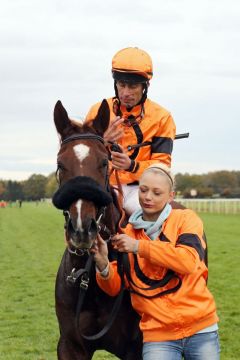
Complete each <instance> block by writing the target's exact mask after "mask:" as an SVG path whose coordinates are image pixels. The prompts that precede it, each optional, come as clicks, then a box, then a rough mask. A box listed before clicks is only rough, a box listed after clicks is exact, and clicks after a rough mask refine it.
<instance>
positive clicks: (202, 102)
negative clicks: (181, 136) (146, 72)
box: [0, 0, 240, 180]
mask: <svg viewBox="0 0 240 360" xmlns="http://www.w3.org/2000/svg"><path fill="white" fill-rule="evenodd" d="M0 6H1V7H0V9H1V11H0V49H1V56H0V94H1V96H0V122H1V127H0V179H1V178H2V179H14V180H23V179H27V178H28V177H29V176H30V175H31V174H33V173H38V174H44V175H48V174H49V173H51V172H52V171H54V170H55V168H56V154H57V151H58V139H57V134H56V131H55V128H54V124H53V116H52V113H53V108H54V105H55V103H56V101H57V100H58V99H60V100H61V101H62V103H63V104H64V106H65V107H66V109H67V111H68V113H69V115H70V116H73V117H74V116H75V117H80V118H81V117H84V115H85V114H86V112H87V111H88V109H89V107H90V106H91V105H92V104H93V103H95V102H97V101H99V100H101V99H103V98H104V97H109V96H112V95H113V80H112V78H111V71H110V70H111V59H112V56H113V55H114V54H115V53H116V52H117V51H118V50H119V49H121V48H123V47H127V46H138V47H140V48H143V49H144V50H146V51H147V52H148V53H149V54H150V55H151V56H152V59H153V64H154V77H153V79H152V82H151V86H150V89H149V98H151V99H152V100H154V101H156V102H158V103H159V104H161V105H163V106H164V107H165V108H167V109H168V110H170V111H171V113H172V115H173V117H174V119H175V122H176V125H177V133H183V132H190V138H189V139H185V140H177V141H176V142H175V147H174V153H173V169H174V171H175V172H189V173H200V174H201V173H206V172H208V171H215V170H221V169H226V170H240V160H239V155H240V145H239V144H240V140H239V137H240V104H239V103H240V101H239V100H240V99H239V98H240V46H239V44H240V21H239V19H240V2H239V0H201V1H196V0H169V1H166V0H148V1H146V0H121V1H120V2H115V1H112V0H104V1H97V0H68V1H67V0H0Z"/></svg>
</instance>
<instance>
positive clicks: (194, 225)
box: [138, 211, 203, 274]
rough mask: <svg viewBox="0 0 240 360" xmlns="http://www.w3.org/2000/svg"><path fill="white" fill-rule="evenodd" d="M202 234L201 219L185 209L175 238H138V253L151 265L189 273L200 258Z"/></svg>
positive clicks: (194, 268)
mask: <svg viewBox="0 0 240 360" xmlns="http://www.w3.org/2000/svg"><path fill="white" fill-rule="evenodd" d="M202 234H203V224H202V221H201V220H200V218H199V217H198V216H197V215H196V214H195V213H193V212H191V211H187V212H186V216H185V219H184V220H183V223H182V225H181V227H180V229H179V235H178V238H177V239H171V240H173V241H171V242H163V241H158V240H155V241H144V240H140V241H139V247H138V255H139V256H140V257H142V258H145V259H147V260H148V261H149V262H150V263H152V264H153V265H160V266H163V267H166V268H168V269H172V270H174V271H176V272H178V273H180V274H191V273H193V272H194V271H195V270H196V268H197V266H198V265H199V263H200V261H201V260H202V255H201V249H202V247H203V243H202V241H201V238H202Z"/></svg>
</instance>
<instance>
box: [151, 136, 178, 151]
mask: <svg viewBox="0 0 240 360" xmlns="http://www.w3.org/2000/svg"><path fill="white" fill-rule="evenodd" d="M172 149H173V141H172V139H171V138H168V137H160V136H159V137H158V136H154V137H153V139H152V145H151V150H152V153H165V154H169V155H171V153H172Z"/></svg>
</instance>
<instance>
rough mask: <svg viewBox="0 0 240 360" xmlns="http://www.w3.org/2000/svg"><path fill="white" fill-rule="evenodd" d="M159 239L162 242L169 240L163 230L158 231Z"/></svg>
mask: <svg viewBox="0 0 240 360" xmlns="http://www.w3.org/2000/svg"><path fill="white" fill-rule="evenodd" d="M159 239H160V240H161V241H164V242H170V240H169V239H168V238H167V237H166V235H164V233H163V232H161V233H160V235H159Z"/></svg>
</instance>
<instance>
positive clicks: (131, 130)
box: [85, 47, 176, 215]
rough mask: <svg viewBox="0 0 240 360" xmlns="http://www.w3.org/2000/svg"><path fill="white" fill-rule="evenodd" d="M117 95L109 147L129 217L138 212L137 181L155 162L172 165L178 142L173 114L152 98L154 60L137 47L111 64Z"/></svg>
mask: <svg viewBox="0 0 240 360" xmlns="http://www.w3.org/2000/svg"><path fill="white" fill-rule="evenodd" d="M112 76H113V79H114V89H115V96H114V97H112V98H109V99H107V102H108V104H109V108H110V125H109V128H108V130H107V131H106V132H105V134H104V140H105V142H106V144H113V143H117V144H118V145H119V148H118V149H117V150H118V151H115V150H116V148H114V147H111V146H110V151H111V161H112V169H113V170H114V171H113V173H112V174H111V177H110V183H111V185H113V186H119V183H120V184H121V186H122V192H123V208H124V210H125V212H126V213H127V214H128V215H130V214H131V213H132V212H133V211H135V210H136V209H137V208H139V206H140V205H139V201H138V180H139V177H140V176H141V174H142V173H143V171H144V170H145V169H146V168H147V167H148V166H150V165H152V164H154V163H159V162H160V161H161V162H162V163H165V164H166V165H168V166H170V165H171V153H172V149H173V140H174V137H175V134H176V128H175V124H174V120H173V118H172V116H171V114H170V112H169V111H167V110H166V109H164V108H163V107H162V106H160V105H158V104H157V103H156V102H153V101H151V100H150V99H148V98H147V93H148V88H149V82H150V80H151V78H152V76H153V66H152V60H151V57H150V56H149V55H148V54H147V53H146V52H145V51H144V50H141V49H139V48H137V47H128V48H124V49H122V50H120V51H118V52H117V53H116V54H115V55H114V57H113V59H112ZM99 106H100V102H99V103H97V104H95V105H93V106H92V107H91V108H90V110H89V112H88V114H87V116H86V120H85V121H87V122H89V121H91V120H92V119H94V118H95V116H96V114H97V111H98V109H99Z"/></svg>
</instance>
